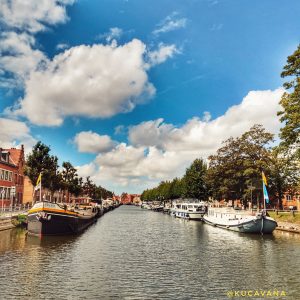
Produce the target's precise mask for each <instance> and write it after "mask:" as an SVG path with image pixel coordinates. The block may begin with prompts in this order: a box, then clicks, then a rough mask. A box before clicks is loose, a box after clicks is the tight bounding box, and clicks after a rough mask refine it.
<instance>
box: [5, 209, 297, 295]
mask: <svg viewBox="0 0 300 300" xmlns="http://www.w3.org/2000/svg"><path fill="white" fill-rule="evenodd" d="M0 267H1V273H0V291H1V296H0V298H1V299H73V300H74V299H214V300H216V299H228V296H227V293H228V292H229V291H245V290H246V291H248V292H249V291H252V293H254V292H255V291H256V290H258V291H266V292H267V291H272V292H273V291H274V290H278V291H284V293H285V294H287V297H265V298H267V299H300V298H299V294H300V286H299V278H300V236H299V235H296V234H288V233H280V232H276V233H274V234H273V235H272V236H259V235H243V234H239V233H235V232H230V231H226V230H223V229H219V228H215V227H211V226H208V225H205V224H202V223H200V222H194V221H186V220H180V219H174V218H172V217H170V216H168V215H164V214H162V213H156V212H152V211H147V210H142V209H140V208H138V207H133V206H122V207H120V208H118V209H116V210H114V211H112V212H109V213H107V214H106V215H104V216H103V217H102V218H100V219H99V220H98V221H97V223H95V224H94V225H92V226H91V227H89V228H88V229H87V230H86V231H85V232H84V233H83V234H81V235H78V236H75V237H51V238H49V237H47V238H45V239H41V240H40V239H39V238H36V237H30V236H26V234H25V231H24V230H17V229H13V230H8V231H3V232H0ZM237 295H238V294H237ZM229 296H230V294H229ZM252 298H254V297H252ZM265 298H264V297H261V298H259V297H257V298H256V299H265ZM236 299H238V297H236ZM243 299H245V297H243Z"/></svg>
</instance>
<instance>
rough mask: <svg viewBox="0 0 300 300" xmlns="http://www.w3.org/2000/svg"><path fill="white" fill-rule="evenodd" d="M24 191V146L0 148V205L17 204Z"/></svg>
mask: <svg viewBox="0 0 300 300" xmlns="http://www.w3.org/2000/svg"><path fill="white" fill-rule="evenodd" d="M23 192H24V147H23V145H22V146H21V149H16V148H11V149H3V148H0V207H2V205H3V206H4V207H8V206H11V205H13V206H14V205H19V204H22V202H23Z"/></svg>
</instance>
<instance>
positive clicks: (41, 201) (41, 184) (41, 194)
mask: <svg viewBox="0 0 300 300" xmlns="http://www.w3.org/2000/svg"><path fill="white" fill-rule="evenodd" d="M40 202H42V176H41V181H40Z"/></svg>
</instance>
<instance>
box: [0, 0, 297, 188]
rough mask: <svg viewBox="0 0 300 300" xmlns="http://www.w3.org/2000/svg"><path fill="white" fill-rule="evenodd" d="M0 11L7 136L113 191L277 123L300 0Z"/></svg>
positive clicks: (139, 184)
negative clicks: (38, 145) (47, 151)
mask: <svg viewBox="0 0 300 300" xmlns="http://www.w3.org/2000/svg"><path fill="white" fill-rule="evenodd" d="M9 3H10V4H9ZM0 11H1V13H0V17H1V41H0V55H1V56H0V75H1V81H0V87H1V89H0V99H1V101H0V111H2V113H1V116H0V122H2V123H0V125H2V126H1V127H2V128H0V142H1V144H2V145H4V146H7V145H18V144H19V143H25V145H26V146H27V149H30V147H31V146H32V145H33V144H34V143H35V142H36V141H37V140H42V141H43V142H44V143H45V144H47V145H51V148H52V152H53V154H55V155H57V156H58V157H59V159H60V161H61V162H62V161H65V160H69V161H70V162H71V163H73V164H74V165H76V166H78V168H79V173H80V174H81V175H82V176H87V175H91V176H92V178H93V179H94V181H95V182H97V183H99V184H102V185H104V186H106V187H107V188H110V189H113V190H114V191H115V192H116V193H120V192H122V191H129V192H141V191H142V190H143V189H144V188H146V187H150V186H153V185H155V184H157V182H159V181H160V180H166V179H171V178H173V177H175V176H181V175H182V174H183V172H184V169H185V168H186V166H188V165H189V164H190V162H191V161H192V160H193V159H195V158H196V157H200V156H202V157H207V155H209V154H211V153H213V152H214V151H215V150H216V149H217V148H218V146H220V143H221V141H222V140H225V139H227V138H228V137H230V136H237V135H239V134H241V133H242V132H244V131H245V130H247V129H249V128H250V127H251V125H253V124H255V123H261V124H263V125H264V126H265V127H266V128H267V129H268V130H269V131H271V132H273V133H275V134H277V133H278V130H279V127H280V124H279V122H278V119H277V117H276V111H278V109H279V106H278V101H279V99H280V96H281V94H282V92H283V90H282V89H281V88H280V87H281V86H282V79H281V78H280V72H281V70H282V67H283V65H284V64H285V61H286V57H287V56H288V55H289V54H291V53H292V52H293V51H294V50H295V49H296V47H297V45H298V44H299V29H300V28H299V27H300V20H299V13H300V3H299V1H291V0H289V1H286V2H285V3H284V4H283V3H282V1H276V0H269V1H267V0H264V1H258V0H257V1H255V0H254V1H253V0H252V1H233V0H232V1H230V0H227V1H226V0H223V1H222V0H201V1H200V0H190V1H178V0H170V1H167V0H164V1H148V0H144V1H138V0H136V1H133V0H128V1H124V0H118V1H117V0H115V1H112V0H106V1H92V0H90V1H87V0H77V1H73V0H60V1H50V0H49V1H45V2H43V3H41V2H40V1H37V0H36V1H31V3H30V4H27V7H26V4H24V3H23V4H22V1H18V0H11V1H8V0H4V1H2V3H1V4H0ZM32 12H34V13H32ZM8 133H9V134H8Z"/></svg>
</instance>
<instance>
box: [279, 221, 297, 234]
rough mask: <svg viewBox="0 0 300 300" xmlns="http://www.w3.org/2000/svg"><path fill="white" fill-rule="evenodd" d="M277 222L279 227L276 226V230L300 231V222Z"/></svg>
mask: <svg viewBox="0 0 300 300" xmlns="http://www.w3.org/2000/svg"><path fill="white" fill-rule="evenodd" d="M277 224H278V227H277V228H276V230H281V231H288V232H293V233H300V224H296V223H289V222H277Z"/></svg>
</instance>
